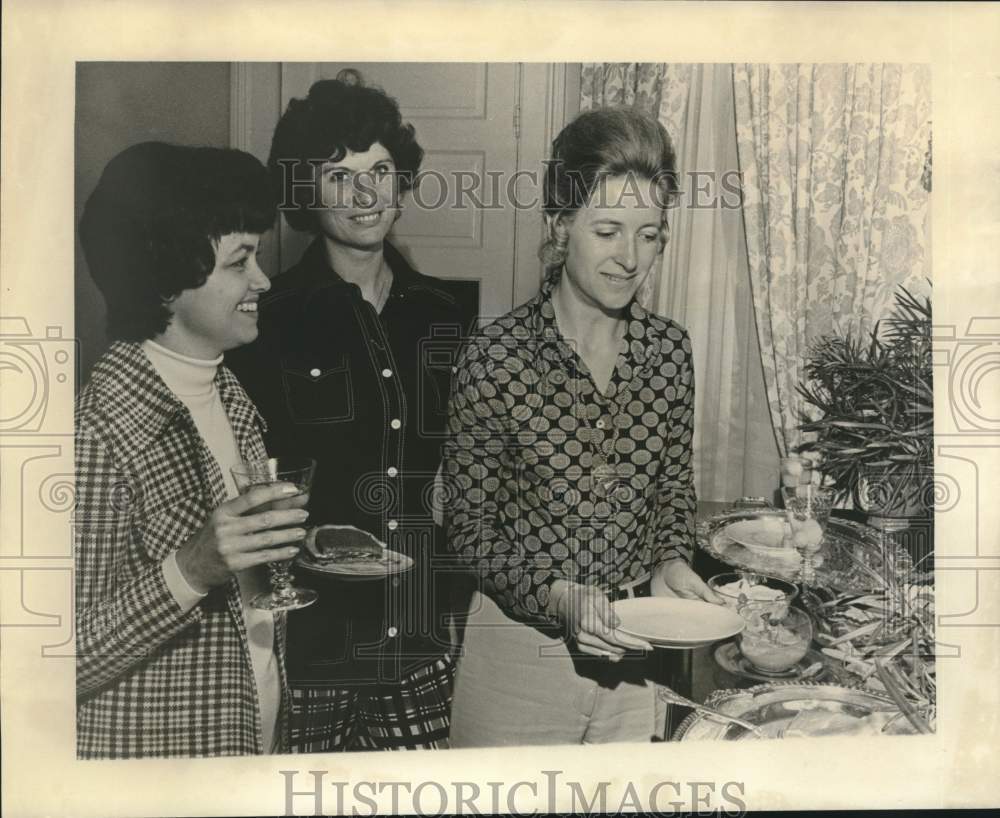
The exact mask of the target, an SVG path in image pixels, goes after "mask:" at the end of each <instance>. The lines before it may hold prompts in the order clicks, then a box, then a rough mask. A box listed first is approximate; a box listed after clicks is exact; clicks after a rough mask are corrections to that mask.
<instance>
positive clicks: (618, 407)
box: [443, 279, 695, 621]
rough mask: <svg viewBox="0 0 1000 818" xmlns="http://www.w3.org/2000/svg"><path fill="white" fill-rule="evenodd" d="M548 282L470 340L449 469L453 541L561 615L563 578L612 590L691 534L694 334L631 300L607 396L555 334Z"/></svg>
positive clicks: (515, 605)
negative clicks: (557, 587)
mask: <svg viewBox="0 0 1000 818" xmlns="http://www.w3.org/2000/svg"><path fill="white" fill-rule="evenodd" d="M553 286H554V280H552V279H549V280H547V281H546V283H545V285H544V286H543V287H542V290H541V292H540V293H539V295H538V296H536V297H535V298H534V299H533V300H532V301H529V302H528V303H527V304H524V305H522V306H521V307H518V308H517V309H515V310H514V311H513V312H511V313H508V314H507V315H506V316H504V317H503V318H501V319H499V320H497V321H495V322H494V323H492V324H490V325H489V326H487V327H485V328H484V329H483V330H481V332H480V334H479V335H477V336H476V337H474V338H473V339H472V340H471V341H470V343H469V344H467V345H466V347H465V348H464V349H463V351H462V354H461V356H460V357H459V360H458V364H457V371H456V373H455V378H454V380H453V388H452V396H451V404H450V407H449V438H448V440H447V442H446V444H445V457H444V467H443V470H444V475H445V483H446V490H447V493H448V500H449V509H450V514H449V520H448V538H449V544H450V547H451V549H452V550H453V551H454V552H455V553H456V554H457V555H458V557H459V558H460V559H461V560H462V561H463V562H464V563H465V564H467V565H468V566H469V567H470V568H472V569H473V570H474V571H475V572H476V573H478V574H479V576H480V578H481V581H482V589H483V591H484V592H485V593H486V594H488V595H489V596H490V597H491V598H493V599H494V600H495V601H496V602H497V604H499V605H500V606H501V608H503V609H504V610H505V611H506V612H507V613H508V614H509V615H510V616H512V617H514V618H516V619H521V620H527V621H551V620H552V618H553V617H552V616H551V615H550V612H548V611H547V605H548V598H549V590H550V588H551V585H552V583H553V582H554V581H555V580H557V579H567V580H571V581H573V582H578V583H581V584H586V585H594V586H598V587H600V588H602V589H605V590H608V591H613V590H615V589H617V588H619V587H621V586H623V585H627V584H629V583H632V582H634V581H637V580H640V579H642V578H644V577H646V576H648V575H649V574H650V572H651V570H652V568H653V567H654V566H656V565H657V564H659V563H660V562H662V561H664V560H666V559H669V558H672V557H676V556H682V557H684V558H685V559H688V560H690V558H691V546H692V544H693V542H694V519H695V491H694V482H693V475H692V470H691V441H692V435H693V415H694V408H693V407H694V378H693V368H692V362H691V344H690V340H689V338H688V335H687V332H686V331H685V330H684V329H682V328H681V327H679V326H678V325H677V324H675V323H673V322H672V321H670V320H668V319H665V318H661V317H659V316H656V315H653V314H652V313H649V312H648V311H646V310H645V309H643V308H642V307H641V306H640V305H639V304H638V303H636V302H633V303H632V304H631V306H630V307H629V322H628V327H627V331H626V334H625V336H624V337H623V339H622V341H621V347H620V351H619V355H618V360H617V363H616V366H615V370H614V372H613V374H612V377H611V382H610V384H609V385H608V389H607V390H606V392H605V393H603V394H602V393H601V392H600V391H599V390H598V389H597V387H596V386H595V384H594V381H593V379H592V377H591V375H590V372H589V370H588V368H587V366H586V364H585V363H584V362H583V360H582V359H581V358H580V357H579V356H578V355H577V354H576V353H575V352H574V351H573V349H571V348H570V345H569V344H568V343H567V342H566V340H565V339H563V338H562V336H561V335H560V334H559V330H558V327H557V326H556V321H555V314H554V312H553V309H552V302H551V293H552V288H553Z"/></svg>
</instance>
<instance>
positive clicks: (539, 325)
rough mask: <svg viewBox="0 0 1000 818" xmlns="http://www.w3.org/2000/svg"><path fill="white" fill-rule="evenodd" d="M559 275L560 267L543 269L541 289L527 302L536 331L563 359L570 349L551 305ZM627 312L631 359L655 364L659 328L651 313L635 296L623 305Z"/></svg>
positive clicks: (635, 361)
mask: <svg viewBox="0 0 1000 818" xmlns="http://www.w3.org/2000/svg"><path fill="white" fill-rule="evenodd" d="M561 277H562V270H561V269H559V270H556V271H554V272H553V271H550V272H547V273H546V275H545V280H544V281H543V282H542V287H541V290H540V291H539V293H538V295H537V296H535V298H533V299H532V300H531V301H530V302H529V307H530V318H529V320H530V321H531V323H532V329H533V330H534V332H535V335H536V336H537V337H538V338H540V339H541V341H542V343H543V345H546V346H548V345H552V346H553V347H554V348H555V349H557V350H558V351H559V354H560V355H561V356H562V357H563V358H564V359H565V358H569V357H570V356H571V355H572V353H571V351H570V347H569V345H568V344H567V343H566V340H565V339H564V338H563V336H562V334H561V333H560V332H559V327H558V325H557V324H556V313H555V309H554V308H553V306H552V292H553V290H554V289H555V286H556V284H557V283H558V282H559V279H560V278H561ZM626 316H627V318H628V321H627V323H626V326H625V338H626V340H627V342H628V348H629V351H630V352H631V355H632V360H633V361H634V363H635V364H637V365H639V366H646V365H653V364H655V362H656V360H657V359H658V357H659V356H660V354H661V353H660V340H659V339H660V335H661V332H662V328H660V327H658V326H657V322H656V321H655V320H654V316H653V314H652V313H650V312H649V310H647V309H645V308H644V307H643V306H642V305H641V304H640V303H639V302H638V300H637V299H635V298H633V299H632V301H631V302H629V305H628V306H627V307H626Z"/></svg>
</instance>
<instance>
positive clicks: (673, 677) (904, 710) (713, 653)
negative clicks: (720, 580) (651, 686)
mask: <svg viewBox="0 0 1000 818" xmlns="http://www.w3.org/2000/svg"><path fill="white" fill-rule="evenodd" d="M758 511H759V512H760V514H761V516H765V517H766V516H767V515H779V514H780V512H776V511H774V510H772V509H769V508H767V509H764V508H763V507H761V508H759V509H758ZM745 513H746V515H747V516H750V517H752V515H753V514H755V513H756V512H754V511H753V510H748V511H745ZM743 514H744V510H741V509H734V506H733V504H731V503H721V502H702V503H699V506H698V523H699V548H698V549H697V550H696V553H695V559H694V569H695V571H696V572H697V573H698V574H699V576H701V577H702V579H704V580H706V581H708V580H709V579H710V578H711V577H713V576H716V575H718V574H723V573H727V572H732V571H734V570H740V569H741V568H743V569H746V568H747V566H745V565H740V560H741V559H743V558H745V556H746V555H745V554H744V553H743V551H742V550H740V549H736V550H735V551H734V552H733V553H730V552H728V551H726V549H725V548H724V547H719V531H720V530H722V527H724V526H725V525H727V524H729V523H730V521H731V520H740V519H742V516H741V515H743ZM831 531H832V540H837V541H838V543H837V548H831V549H830V550H829V551H828V553H827V554H826V562H825V564H824V567H822V568H821V569H820V571H821V573H820V577H819V580H818V581H816V577H813V576H810V577H808V579H809V580H812V581H815V582H806V583H804V584H800V588H801V592H800V594H799V597H798V599H797V600H796V603H795V604H796V606H797V607H800V608H801V609H803V610H804V611H806V612H807V613H808V614H809V615H810V619H811V621H812V623H813V630H814V639H813V644H812V650H810V652H809V654H808V656H807V658H806V659H804V660H803V662H802V664H801V665H800V668H805V669H804V670H801V669H800V670H799V671H796V674H799V675H792V676H791V677H790V678H768V677H767V676H763V677H762V676H761V675H759V674H757V673H755V672H754V670H753V668H752V667H750V666H748V664H747V663H746V661H745V660H742V657H741V656H740V651H739V642H738V639H733V640H729V641H728V642H725V643H716V644H712V645H708V646H705V647H699V648H695V649H693V650H687V651H658V653H660V654H663V656H662V659H661V661H662V679H663V682H664V683H665V684H666V685H668V686H669V687H670V688H672V689H673V690H674V691H676V692H677V693H680V694H681V695H683V696H686V697H687V698H689V699H692V700H693V701H695V702H698V703H706V702H707V703H708V704H710V705H718V703H719V702H723V703H724V704H726V705H732V707H733V709H727V707H723V708H722V709H724V710H726V712H731V713H735V712H736V709H735V707H736V706H735V704H734V702H735V701H736V700H737V699H739V698H749V697H750V696H751V695H752V696H756V697H759V698H761V700H762V701H763V700H767V697H768V696H770V697H771V699H772V700H773V699H780V698H781V697H782V696H783V695H784V696H785V697H786V698H791V697H792V694H793V693H795V692H797V693H798V694H802V692H803V691H805V692H806V693H808V694H810V695H814V697H815V698H819V699H823V698H824V697H828V698H830V699H831V701H823V702H821V703H820V704H815V703H814V704H815V706H816V707H817V708H818V709H819V710H820V711H822V712H823V713H824V714H825V715H826V716H829V718H827V719H826V722H825V723H824V726H825V727H826V728H827V729H830V730H831V731H832V728H830V727H829V724H830V723H833V724H835V726H837V727H843V726H844V725H845V724H847V723H848V722H849V719H848V717H847V716H845V715H844V713H843V712H840V711H839V710H837V708H840V709H841V710H843V711H845V712H847V713H858V712H860V713H864V712H865V708H866V707H867V708H872V707H874V709H875V710H876V711H880V709H881V708H884V713H883V712H876V713H875V717H878V716H880V715H884V718H882V720H881V721H878V724H879V725H881V724H883V722H886V721H888V722H890V724H889V725H888V726H889V730H888V731H887V732H893V731H895V732H900V733H914V732H930V731H931V730H932V729H933V719H934V689H935V688H934V664H933V644H934V641H933V586H932V585H931V584H930V579H929V575H924V576H923V577H922V578H920V577H917V575H916V574H915V573H914V571H913V570H912V564H911V563H910V562H909V558H908V556H907V554H906V553H905V550H904V549H901V548H900V547H899V546H898V545H897V544H894V543H893V542H892V541H891V540H886V539H885V538H884V537H880V535H878V532H875V531H874V530H872V529H868V528H866V527H865V526H863V525H860V524H859V523H858V522H857V520H856V519H852V515H851V514H850V512H835V519H834V520H833V521H832V522H831ZM854 538H857V541H858V543H859V544H858V545H857V552H858V553H862V554H863V558H858V556H857V553H853V552H852V549H853V548H854V547H855V543H854ZM839 540H844V541H850V544H849V545H844V543H841V542H839ZM722 542H723V545H726V544H727V543H726V541H725V538H722ZM862 543H863V544H862ZM838 550H840V551H846V552H852V553H848V556H847V557H844V556H843V555H842V554H839V553H834V552H835V551H838ZM880 552H881V553H884V556H885V560H886V565H885V566H880V567H878V568H877V569H876V570H873V569H872V565H873V563H872V562H871V560H872V559H873V556H872V555H878V554H879V553H880ZM720 556H721V557H722V559H720V558H719V557H720ZM723 560H725V561H723ZM838 560H839V562H838ZM866 561H867V562H868V564H867V565H866V564H865V563H866ZM854 563H857V565H855V564H854ZM786 570H787V569H786ZM794 573H795V572H794V571H792V574H794ZM880 575H881V576H880ZM785 578H786V579H788V578H789V577H785ZM797 579H801V577H797ZM877 588H878V589H879V590H876V589H877ZM898 598H902V599H903V600H904V602H903V604H902V607H903V608H905V610H904V611H902V612H901V611H899V610H890V609H893V608H898V607H900V606H899V604H898ZM723 665H727V666H728V667H729V669H726V668H724V667H723ZM748 670H749V673H748ZM737 690H741V691H747V695H746V696H742V697H741V696H740V695H739V694H735V693H731V691H737ZM873 703H874V704H873ZM769 706H770V707H771V708H772V709H774V708H780V707H782V706H784V704H783V703H782V702H780V701H779V702H778V703H777V704H774V703H773V702H772V704H770V705H769ZM788 706H789V707H791V706H792V705H791V704H789V705H788ZM795 706H800V705H799V704H796V705H795ZM834 711H837V712H836V713H834ZM831 713H832V714H833V715H830V714H831ZM869 717H871V714H870V713H869ZM700 718H701V717H700V716H699V717H697V718H696V716H695V715H694V711H692V710H691V709H690V708H686V707H682V706H680V705H675V706H674V707H672V708H671V712H670V714H669V716H668V724H667V733H666V734H667V736H668V737H672V738H673V739H674V740H677V739H678V738H685V739H689V738H692V737H694V738H698V737H701V738H706V737H712V735H714V733H713V731H714V732H718V733H719V735H718V737H723V736H724V737H726V738H732V737H733V736H734V735H737V734H739V728H734V729H732V730H729V731H728V732H726V728H725V727H724V726H721V725H723V724H724V723H723V722H718V723H717V724H713V725H711V729H707V727H708V726H709V722H707V721H704V720H701V721H699V719H700ZM838 719H840V721H839V722H838V721H837V720H838ZM692 720H694V723H693V724H692ZM814 721H816V720H815V719H814ZM679 728H680V729H679ZM833 732H835V731H833ZM692 734H695V735H692ZM779 734H780V733H779Z"/></svg>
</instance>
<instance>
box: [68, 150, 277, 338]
mask: <svg viewBox="0 0 1000 818" xmlns="http://www.w3.org/2000/svg"><path fill="white" fill-rule="evenodd" d="M276 212H277V208H276V204H275V201H274V194H273V189H272V187H271V184H270V180H269V178H268V175H267V170H266V169H265V168H264V166H263V165H262V164H261V163H260V162H259V161H258V160H257V159H255V158H254V157H253V156H251V155H250V154H248V153H244V152H243V151H238V150H233V149H229V148H195V147H185V146H180V145H168V144H165V143H163V142H144V143H142V144H139V145H133V146H132V147H130V148H126V149H125V150H124V151H122V152H121V153H119V154H118V155H117V156H116V157H115V158H114V159H112V160H111V161H110V162H109V163H108V165H107V167H106V168H105V169H104V172H103V173H102V174H101V178H100V181H98V183H97V187H96V188H95V189H94V192H93V193H91V194H90V198H88V199H87V203H86V205H85V206H84V209H83V217H82V218H81V220H80V243H81V244H82V245H83V252H84V255H85V257H86V259H87V265H88V267H89V268H90V274H91V276H92V277H93V279H94V281H95V282H96V283H97V286H98V287H99V288H100V290H101V293H102V294H103V295H104V300H105V302H106V303H107V306H108V335H109V336H110V337H111V339H112V340H124V341H143V340H146V339H148V338H152V337H154V336H156V335H158V334H159V333H161V332H163V331H164V330H165V329H166V328H167V324H168V323H169V322H170V310H169V307H168V302H169V301H170V300H171V299H173V298H174V297H175V296H177V295H179V294H180V292H181V291H182V290H188V289H192V288H195V287H200V286H201V285H202V284H204V283H205V280H206V279H207V278H208V276H209V275H210V274H211V272H212V270H213V269H214V267H215V245H216V244H217V243H218V241H219V239H220V238H221V237H222V236H225V235H227V234H229V233H264V232H266V231H267V230H268V229H270V228H271V227H272V226H273V225H274V219H275V215H276Z"/></svg>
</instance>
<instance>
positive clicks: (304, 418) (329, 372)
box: [281, 355, 354, 423]
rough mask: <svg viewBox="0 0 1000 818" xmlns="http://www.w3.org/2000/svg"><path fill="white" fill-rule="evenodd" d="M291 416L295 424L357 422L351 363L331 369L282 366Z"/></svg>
mask: <svg viewBox="0 0 1000 818" xmlns="http://www.w3.org/2000/svg"><path fill="white" fill-rule="evenodd" d="M281 378H282V383H283V386H284V389H285V400H286V402H287V404H288V413H289V415H290V416H291V418H292V421H293V422H295V423H343V422H345V421H349V420H353V419H354V389H353V383H352V380H351V366H350V359H349V358H348V356H347V355H343V356H341V357H340V359H339V360H338V361H337V362H336V364H334V365H332V366H326V367H309V366H304V365H296V364H288V363H285V364H283V365H282V371H281Z"/></svg>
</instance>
